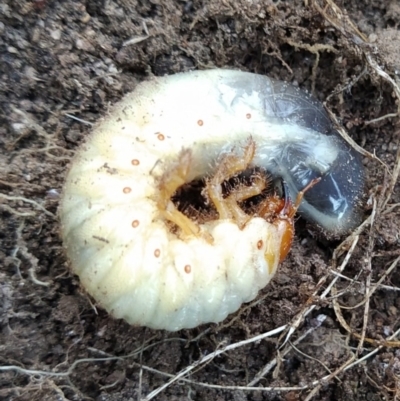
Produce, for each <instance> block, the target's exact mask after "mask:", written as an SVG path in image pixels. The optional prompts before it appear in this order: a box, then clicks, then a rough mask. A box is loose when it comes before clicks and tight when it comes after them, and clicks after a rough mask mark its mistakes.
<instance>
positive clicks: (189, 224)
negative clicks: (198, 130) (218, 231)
mask: <svg viewBox="0 0 400 401" xmlns="http://www.w3.org/2000/svg"><path fill="white" fill-rule="evenodd" d="M191 162H192V152H191V151H190V150H189V149H185V150H183V151H182V152H181V153H180V155H179V158H178V161H177V162H176V163H174V164H173V165H172V166H171V167H170V168H168V170H167V171H166V172H165V173H164V175H163V176H162V177H161V180H160V184H159V194H158V199H157V204H158V208H159V210H160V212H161V214H162V216H163V217H164V218H165V219H167V220H169V221H171V222H172V223H174V224H176V225H177V226H178V227H179V228H180V229H181V230H182V234H183V235H184V236H191V235H195V236H198V235H199V234H200V227H199V226H198V225H197V224H196V223H195V222H193V221H192V220H190V219H189V217H187V216H185V215H184V214H183V213H182V212H180V211H179V210H178V209H177V208H176V206H175V205H174V203H173V202H172V200H171V198H172V196H173V195H174V194H175V192H176V191H177V189H178V188H180V187H181V186H182V185H184V184H186V182H187V179H186V178H187V176H188V172H189V168H190V163H191Z"/></svg>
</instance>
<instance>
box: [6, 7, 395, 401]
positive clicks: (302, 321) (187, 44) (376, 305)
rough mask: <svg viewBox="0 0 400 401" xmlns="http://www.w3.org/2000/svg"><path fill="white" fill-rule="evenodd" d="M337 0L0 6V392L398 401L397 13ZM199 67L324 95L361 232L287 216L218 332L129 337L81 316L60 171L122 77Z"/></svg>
mask: <svg viewBox="0 0 400 401" xmlns="http://www.w3.org/2000/svg"><path fill="white" fill-rule="evenodd" d="M347 3H349V2H338V4H335V3H333V2H332V0H308V1H300V0H296V1H290V2H289V1H288V2H286V1H248V0H224V1H221V0H210V1H207V2H199V1H184V0H182V1H178V0H141V1H140V0H110V1H102V2H100V1H95V0H86V1H83V0H65V1H62V2H61V1H53V0H32V1H29V2H27V1H23V0H5V1H3V2H2V4H0V46H1V52H0V59H1V61H0V72H1V80H0V105H1V115H0V118H1V125H0V145H1V152H0V213H1V220H0V224H1V230H0V242H1V245H0V266H1V269H0V299H1V302H0V308H1V309H0V310H1V314H0V324H1V332H0V397H1V398H2V399H5V400H54V399H57V400H58V399H59V400H84V399H94V400H97V401H112V400H119V401H121V400H139V399H144V400H150V399H157V400H170V401H172V400H186V399H188V400H189V399H196V400H210V399H212V400H274V401H275V400H285V401H291V400H311V399H315V400H338V401H342V400H349V399H351V400H366V399H368V400H378V399H383V398H385V399H394V398H395V397H396V396H397V397H398V396H400V393H399V391H400V390H399V387H400V351H399V346H400V342H399V336H398V332H399V316H400V313H399V309H400V297H399V296H398V294H399V292H398V291H399V289H400V275H399V272H398V269H397V263H398V261H399V258H400V252H399V249H400V238H399V229H398V227H400V212H399V210H400V208H399V204H400V191H399V185H398V184H397V176H398V173H399V118H398V107H399V100H400V90H399V86H398V81H399V80H400V78H399V71H400V54H399V49H400V31H399V23H398V21H400V6H399V5H398V2H397V1H396V0H383V1H382V0H371V1H367V0H362V1H357V2H351V4H347ZM344 6H345V7H347V9H346V10H345V9H344ZM213 67H221V68H228V67H229V68H237V69H241V70H245V71H251V72H256V73H259V74H266V75H269V76H271V77H273V78H278V79H282V80H286V81H290V82H292V83H294V84H295V85H298V86H300V87H302V88H304V89H308V90H310V91H312V92H313V93H314V94H315V96H317V97H318V98H319V99H320V100H322V101H326V106H327V108H328V109H329V110H330V111H331V113H332V118H333V119H336V120H337V121H338V122H339V123H340V125H341V126H342V127H344V128H345V129H346V130H347V132H348V134H349V137H350V138H351V140H353V142H354V144H355V145H356V146H357V145H358V147H359V150H361V151H363V152H364V153H363V154H364V165H365V169H366V175H367V194H366V203H365V223H364V224H363V225H362V226H361V227H360V228H359V229H358V230H356V232H355V234H354V235H352V236H350V237H349V238H347V239H343V242H342V243H340V242H339V241H330V240H328V239H325V238H323V237H321V236H319V235H314V232H313V230H312V227H308V226H306V225H305V224H304V222H301V221H299V224H298V227H297V235H296V242H295V244H294V245H293V248H292V250H291V253H290V257H289V258H288V259H287V260H286V261H285V262H284V263H283V264H282V266H281V268H280V271H279V273H278V275H277V277H276V279H275V280H274V281H273V283H272V284H271V285H269V286H268V287H267V288H265V290H264V291H263V292H262V294H260V296H259V298H258V299H257V300H256V302H253V303H252V304H250V305H244V306H243V307H242V309H241V310H240V311H239V312H238V313H237V314H235V315H232V316H230V317H229V318H228V319H227V320H226V321H225V322H223V323H221V324H219V325H205V326H202V327H199V328H196V329H193V330H186V331H185V330H184V331H181V332H178V333H166V332H163V331H152V330H149V329H145V328H137V327H131V326H129V325H128V324H126V323H125V322H123V321H117V320H115V319H113V318H111V317H110V316H108V315H107V314H106V313H105V312H104V311H102V310H97V309H96V307H95V305H93V304H92V303H91V300H90V299H89V298H88V297H87V296H86V295H85V293H84V292H83V290H82V289H81V288H80V286H79V282H78V280H77V278H76V277H74V276H73V275H72V274H71V273H70V272H69V269H68V262H67V260H66V259H65V256H64V253H63V249H62V244H61V242H60V238H59V222H58V218H57V206H58V200H59V194H60V192H61V190H62V185H63V180H64V177H65V173H66V171H67V169H68V164H69V162H70V160H71V157H72V156H73V154H74V151H75V149H77V147H78V146H79V144H80V143H82V141H83V140H84V138H85V136H86V135H87V134H88V133H89V131H90V126H91V124H92V123H93V122H95V121H96V120H97V119H98V118H100V117H101V116H102V115H104V114H105V113H107V109H108V107H109V105H110V104H112V103H113V102H115V101H117V100H118V99H120V98H121V97H122V96H123V94H124V93H127V92H129V91H131V90H133V89H134V88H135V86H136V84H137V83H138V82H140V81H142V80H144V79H146V78H148V77H151V76H152V75H156V76H159V75H164V74H173V73H175V72H180V71H187V70H192V69H205V68H213ZM322 379H324V380H323V381H321V380H322ZM163 386H164V387H163Z"/></svg>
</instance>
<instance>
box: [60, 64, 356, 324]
mask: <svg viewBox="0 0 400 401" xmlns="http://www.w3.org/2000/svg"><path fill="white" fill-rule="evenodd" d="M249 137H251V138H252V139H251V140H250V141H249V140H248V138H249ZM246 143H247V145H245V144H246ZM243 147H244V150H243ZM243 152H244V156H245V157H244V159H245V160H244V161H242V159H241V156H242V153H243ZM228 154H231V156H224V155H228ZM246 155H247V156H246ZM218 163H222V167H216V166H218ZM232 166H233V168H231V167H232ZM248 166H260V167H262V168H265V169H266V170H268V171H269V172H270V173H271V174H272V176H273V177H280V178H282V179H283V180H284V181H285V182H286V185H287V188H288V191H289V194H290V196H291V198H292V199H294V198H295V197H296V196H297V193H298V191H299V190H301V189H303V188H304V187H306V186H307V184H308V183H309V182H310V181H311V180H312V179H313V178H316V177H320V178H321V181H320V182H319V183H318V185H315V186H314V187H313V188H311V189H310V190H308V191H307V193H306V194H305V197H304V200H303V202H302V204H301V206H300V208H299V211H300V212H303V214H304V215H305V216H306V218H308V219H310V220H312V221H314V222H315V223H316V224H318V225H320V226H321V227H322V228H324V229H325V230H329V231H332V232H335V233H342V232H345V231H346V230H348V229H350V228H352V227H353V226H354V225H355V224H356V223H357V222H358V220H359V214H358V213H357V211H356V204H357V202H358V199H359V198H360V196H361V193H362V187H363V173H362V168H361V165H360V162H359V159H358V158H357V156H356V155H355V154H354V153H353V151H352V150H350V148H349V147H348V146H347V145H346V144H345V143H344V141H343V140H341V138H340V137H339V136H338V135H337V134H335V132H334V131H333V130H332V127H331V125H330V123H329V119H328V118H327V116H326V114H325V112H324V110H323V108H322V106H320V105H319V104H318V103H316V102H315V101H314V100H313V99H312V98H310V96H308V95H307V94H305V93H303V92H301V91H300V90H298V89H296V88H294V87H292V86H290V85H288V84H286V83H283V82H279V81H274V80H271V79H270V78H267V77H264V76H260V75H256V74H250V73H245V72H239V71H231V70H210V71H197V72H190V73H182V74H176V75H172V76H169V77H164V78H157V79H154V80H151V81H148V82H144V83H142V84H140V85H138V87H137V88H136V90H135V91H134V92H133V93H130V94H128V95H127V96H126V97H125V98H124V99H123V100H122V101H121V102H119V103H118V104H117V105H115V107H114V108H113V110H112V111H111V112H110V113H109V114H108V115H107V116H106V117H105V118H104V119H103V120H102V121H101V122H100V123H99V124H98V125H97V126H96V127H95V129H94V131H93V133H92V134H91V136H90V137H89V139H88V140H87V141H86V142H85V144H84V145H83V146H82V148H81V149H80V150H79V151H78V153H77V155H76V157H75V158H74V160H73V162H72V165H71V169H70V171H69V173H68V176H67V179H66V183H65V187H64V191H63V197H62V200H61V206H60V216H61V225H62V237H63V241H64V245H65V248H66V252H67V256H68V257H69V259H70V261H71V266H72V269H73V271H74V272H75V273H76V274H78V275H79V277H80V279H81V282H82V284H83V286H84V287H85V289H86V290H87V291H88V292H89V293H90V294H91V295H92V296H93V297H94V298H95V299H96V301H97V302H98V303H99V304H100V305H101V306H103V307H104V308H105V309H107V310H108V311H109V312H111V313H112V314H113V315H114V316H115V317H118V318H123V319H125V320H127V321H128V322H130V323H132V324H137V325H144V326H148V327H152V328H158V329H167V330H179V329H181V328H191V327H195V326H197V325H199V324H201V323H206V322H219V321H221V320H223V319H224V318H225V317H226V316H227V315H228V314H229V313H232V312H234V311H236V310H237V309H238V308H239V307H240V305H241V304H242V303H243V302H248V301H250V300H252V299H254V298H255V297H256V295H257V293H258V291H259V290H260V289H261V288H263V287H264V286H265V285H266V284H267V283H268V282H269V281H270V280H271V278H272V277H273V275H274V274H275V271H276V269H277V265H278V263H279V260H280V259H281V258H282V247H283V245H285V244H284V243H285V241H287V236H288V233H287V232H285V231H282V229H281V227H280V223H281V222H283V223H284V222H285V216H281V215H282V214H284V213H283V212H286V211H282V210H281V209H282V206H279V207H277V208H276V210H275V211H274V212H267V213H265V216H266V217H268V218H267V219H265V218H262V217H258V215H246V214H245V213H244V212H243V211H242V210H241V209H240V208H239V206H238V204H237V200H240V199H239V198H236V200H232V199H230V200H228V199H224V198H223V196H222V195H221V194H220V192H221V182H222V180H224V179H227V178H230V177H231V176H232V175H234V174H235V173H237V172H240V171H241V170H244V169H245V168H246V167H248ZM205 176H208V177H213V178H211V179H210V181H209V184H208V185H207V188H208V194H209V198H210V199H211V203H213V204H214V206H215V207H216V209H217V214H218V215H219V218H217V217H215V218H213V219H211V220H210V221H205V222H202V223H198V222H196V221H194V219H190V218H189V217H187V216H184V215H183V214H182V213H180V212H178V211H177V209H176V208H175V206H174V204H173V203H172V201H171V196H172V195H173V192H174V191H175V190H176V189H177V188H178V187H179V186H180V185H182V184H184V183H188V182H191V181H192V180H194V179H197V178H199V177H205ZM257 185H258V184H257ZM257 185H256V184H255V185H254V187H257ZM262 189H263V186H262V184H260V185H259V188H258V189H257V188H256V189H255V194H259V193H260V191H261V190H262ZM257 191H258V192H257ZM240 196H242V195H240ZM247 197H248V196H247V195H243V196H242V198H241V199H242V200H243V199H246V198H247ZM275 201H276V199H275ZM229 202H230V203H229ZM228 203H229V204H228ZM267 209H268V208H267ZM285 209H286V206H285ZM293 210H294V209H293V208H292V209H291V211H290V212H289V214H290V216H289V217H290V218H292V217H293V216H292V215H293ZM279 212H280V215H279ZM278 215H279V216H278ZM243 216H244V217H243ZM277 216H278V217H277ZM243 218H244V220H243ZM290 218H289V219H288V220H290ZM289 223H290V224H291V223H292V222H291V221H289ZM289 231H290V230H289Z"/></svg>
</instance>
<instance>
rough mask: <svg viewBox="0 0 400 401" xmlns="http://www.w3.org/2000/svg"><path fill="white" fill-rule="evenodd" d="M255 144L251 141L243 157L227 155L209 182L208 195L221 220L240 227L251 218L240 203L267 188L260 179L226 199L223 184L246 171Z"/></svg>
mask: <svg viewBox="0 0 400 401" xmlns="http://www.w3.org/2000/svg"><path fill="white" fill-rule="evenodd" d="M255 147H256V145H255V143H254V141H253V139H251V138H250V139H249V141H248V144H247V145H246V148H245V149H244V154H243V157H240V156H237V155H227V156H225V157H224V159H223V160H222V161H221V163H220V165H219V166H218V169H217V171H216V173H215V175H214V176H213V177H212V178H211V179H210V180H209V181H208V182H207V193H208V196H209V198H210V200H211V202H212V203H213V204H214V206H215V208H216V209H217V212H218V214H219V218H220V219H234V220H235V221H236V222H237V224H238V226H239V227H243V226H244V225H245V224H246V222H247V221H248V220H249V216H248V215H247V214H245V213H244V212H243V210H242V209H241V208H240V207H239V205H238V202H241V201H243V200H245V199H248V198H251V197H252V196H256V195H259V194H260V193H261V192H262V190H263V189H264V188H265V182H264V181H263V180H262V179H261V177H259V178H258V179H257V180H256V181H255V182H254V183H253V185H252V186H250V187H246V186H243V187H241V188H239V189H237V190H236V191H234V192H233V193H232V194H231V195H230V196H229V197H227V198H226V199H225V198H224V197H223V194H222V183H223V182H224V181H226V180H227V179H229V178H230V177H232V176H233V175H235V174H237V173H240V172H242V171H244V170H245V169H246V168H247V167H248V166H249V164H250V163H251V161H252V160H253V157H254V153H255Z"/></svg>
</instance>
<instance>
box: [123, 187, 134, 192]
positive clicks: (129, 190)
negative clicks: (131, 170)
mask: <svg viewBox="0 0 400 401" xmlns="http://www.w3.org/2000/svg"><path fill="white" fill-rule="evenodd" d="M122 191H123V193H124V194H129V193H130V192H131V191H132V188H131V187H125V188H124V189H123V190H122Z"/></svg>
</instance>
